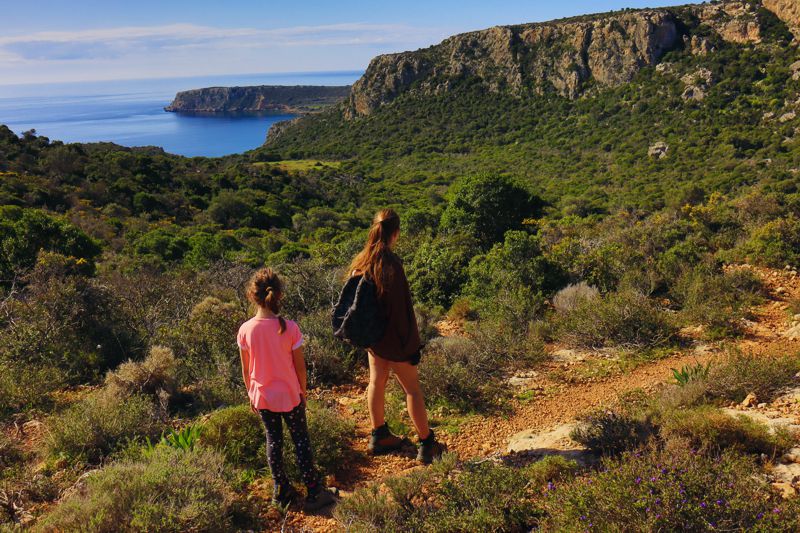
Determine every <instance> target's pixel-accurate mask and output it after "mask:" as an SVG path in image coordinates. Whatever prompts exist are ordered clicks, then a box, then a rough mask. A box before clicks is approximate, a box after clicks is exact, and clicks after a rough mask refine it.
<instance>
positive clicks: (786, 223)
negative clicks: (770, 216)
mask: <svg viewBox="0 0 800 533" xmlns="http://www.w3.org/2000/svg"><path fill="white" fill-rule="evenodd" d="M738 252H739V256H740V257H745V258H748V259H749V260H750V261H752V262H754V263H760V264H763V265H767V266H772V267H783V266H784V265H786V264H790V265H798V264H800V219H798V218H797V217H796V216H794V215H790V216H789V217H787V218H780V219H777V220H772V221H770V222H767V223H766V224H764V225H763V226H761V227H759V228H757V229H756V230H754V231H753V233H752V234H751V235H750V238H749V239H748V240H747V241H746V242H745V243H743V244H742V245H741V246H740V247H739V249H738Z"/></svg>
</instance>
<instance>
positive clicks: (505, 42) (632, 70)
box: [345, 0, 798, 118]
mask: <svg viewBox="0 0 800 533" xmlns="http://www.w3.org/2000/svg"><path fill="white" fill-rule="evenodd" d="M767 1H768V3H772V4H776V6H777V5H778V4H781V5H783V4H785V5H783V6H782V7H774V9H776V10H779V9H780V10H781V11H782V12H784V13H785V14H786V13H788V14H789V15H785V16H791V14H792V13H795V12H796V11H797V3H798V0H767ZM759 7H760V5H759V4H758V2H751V1H739V0H736V1H727V2H718V3H715V4H701V5H695V6H686V7H683V8H673V9H669V8H664V9H645V10H641V11H630V10H626V11H622V12H615V13H610V14H605V15H595V16H588V17H579V18H574V19H564V20H560V21H554V22H546V23H534V24H521V25H516V26H498V27H494V28H490V29H487V30H482V31H476V32H470V33H464V34H461V35H455V36H453V37H450V38H448V39H445V40H444V41H442V42H441V43H440V44H438V45H436V46H432V47H430V48H426V49H422V50H418V51H416V52H402V53H398V54H389V55H382V56H378V57H376V58H375V59H373V60H372V61H371V62H370V64H369V67H368V68H367V71H366V73H365V74H364V76H363V77H362V78H361V79H360V80H358V81H357V82H356V83H355V84H354V85H353V88H352V91H351V93H350V97H349V99H348V101H347V104H346V106H345V116H346V117H347V118H354V117H358V116H363V115H368V114H370V113H372V112H373V111H375V110H376V109H378V108H379V107H380V106H382V105H384V104H387V103H389V102H391V101H392V100H394V99H395V98H397V97H398V96H399V95H401V94H403V93H406V92H416V93H418V94H422V95H424V94H439V93H442V92H445V91H448V90H449V89H450V88H451V87H453V86H454V84H457V83H459V82H460V81H463V80H469V81H470V82H471V83H480V84H481V85H482V86H483V87H485V89H486V90H487V91H492V92H497V91H500V90H506V91H510V92H511V93H512V94H516V95H522V94H524V93H525V92H526V91H533V92H536V93H542V92H547V91H554V92H556V93H558V94H559V95H561V96H563V97H566V98H571V99H574V98H577V97H579V96H580V95H581V94H582V93H583V92H584V91H585V90H586V89H587V88H590V87H592V86H597V87H613V86H616V85H620V84H622V83H626V82H629V81H630V80H631V79H632V78H633V76H634V75H635V74H636V73H637V72H638V71H639V70H640V69H642V68H644V67H648V66H653V65H655V64H657V63H658V61H659V60H660V59H661V57H662V56H663V55H664V54H665V53H667V52H669V51H670V50H673V49H676V48H679V47H683V46H691V47H692V49H693V50H694V49H695V48H696V49H697V51H698V53H707V52H709V51H712V50H713V45H712V44H710V42H709V41H708V39H705V38H702V39H698V38H695V39H694V40H693V41H692V40H687V39H686V38H685V36H684V34H683V33H682V31H683V30H682V28H684V27H685V24H686V23H687V22H688V19H692V20H693V21H694V22H693V23H700V24H705V25H706V26H708V27H709V28H710V29H711V30H712V31H713V32H715V33H716V34H717V35H718V36H719V38H721V39H722V40H724V41H729V42H735V43H747V42H759V41H760V39H761V25H760V21H759V14H758V8H759ZM682 18H685V19H687V20H682Z"/></svg>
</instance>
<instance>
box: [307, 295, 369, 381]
mask: <svg viewBox="0 0 800 533" xmlns="http://www.w3.org/2000/svg"><path fill="white" fill-rule="evenodd" d="M330 316H331V314H330V310H328V309H324V310H319V311H316V312H314V313H311V314H309V315H306V316H304V317H302V318H301V319H300V320H299V321H298V325H299V326H300V330H301V331H302V332H303V337H304V339H305V350H304V354H305V359H306V369H307V371H308V386H309V387H311V388H316V387H322V386H326V385H327V386H330V385H336V384H340V383H345V382H348V381H352V379H353V377H354V376H355V374H356V369H357V368H358V366H359V364H361V363H362V362H363V361H364V360H365V355H366V353H365V352H364V351H363V350H358V349H355V348H353V347H352V346H350V345H349V344H347V343H345V342H342V341H341V340H339V339H337V338H336V337H334V336H333V331H332V330H331V318H330Z"/></svg>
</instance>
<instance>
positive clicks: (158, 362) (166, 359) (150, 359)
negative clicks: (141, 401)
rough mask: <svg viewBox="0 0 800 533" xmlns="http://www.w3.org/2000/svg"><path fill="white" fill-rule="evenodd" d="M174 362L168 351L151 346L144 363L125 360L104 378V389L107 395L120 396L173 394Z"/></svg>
mask: <svg viewBox="0 0 800 533" xmlns="http://www.w3.org/2000/svg"><path fill="white" fill-rule="evenodd" d="M177 370H178V361H177V360H176V359H175V354H173V353H172V350H170V349H169V348H164V347H163V346H154V347H153V348H152V349H151V350H150V353H149V354H148V355H147V357H146V358H145V359H144V361H141V362H134V361H128V362H126V363H122V364H121V365H120V366H119V367H118V368H117V369H116V370H114V371H113V372H109V373H108V375H106V384H105V386H106V388H107V389H109V391H111V394H114V395H116V396H120V397H124V396H128V395H131V394H138V393H140V394H149V395H154V396H158V395H159V393H162V394H166V395H171V394H172V393H174V392H175V385H176V381H177Z"/></svg>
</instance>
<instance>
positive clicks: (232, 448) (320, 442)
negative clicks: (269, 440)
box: [200, 402, 355, 475]
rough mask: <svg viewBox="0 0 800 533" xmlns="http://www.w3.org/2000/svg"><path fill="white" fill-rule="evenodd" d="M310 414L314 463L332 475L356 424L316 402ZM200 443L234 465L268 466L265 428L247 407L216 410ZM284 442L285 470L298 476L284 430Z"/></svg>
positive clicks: (255, 467) (289, 441) (244, 466)
mask: <svg viewBox="0 0 800 533" xmlns="http://www.w3.org/2000/svg"><path fill="white" fill-rule="evenodd" d="M307 415H308V434H309V437H310V438H311V448H312V450H313V451H314V460H315V461H316V463H317V466H318V467H319V469H320V470H321V471H322V472H323V473H325V474H329V473H333V472H334V471H335V470H336V468H337V467H338V466H339V465H340V464H341V462H342V459H343V458H344V456H345V453H346V451H347V450H348V448H349V445H350V442H351V441H352V439H353V436H354V433H355V425H354V424H353V422H352V421H350V420H347V419H345V418H343V417H342V416H340V415H339V414H338V413H337V412H336V411H335V410H334V409H333V408H330V407H325V406H324V405H322V404H319V403H317V402H309V403H308V411H307ZM200 443H201V444H202V445H203V446H208V447H211V448H213V449H215V450H216V451H218V452H219V453H221V454H222V455H223V456H224V457H225V459H226V461H228V463H230V464H231V465H232V466H236V467H241V468H253V469H259V468H266V466H267V455H266V437H265V434H264V428H263V425H262V423H261V419H260V418H259V416H258V415H257V414H255V413H253V412H252V411H251V410H250V406H248V405H237V406H235V407H227V408H224V409H219V410H217V411H214V412H213V413H212V414H211V416H210V417H209V419H208V420H207V421H206V422H205V424H204V425H203V433H202V436H201V437H200ZM284 443H285V447H284V451H283V456H284V459H285V464H286V470H287V472H288V473H289V475H297V474H298V471H297V464H296V459H295V456H294V444H293V443H292V439H291V438H290V436H289V433H288V430H287V429H286V428H285V427H284Z"/></svg>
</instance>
